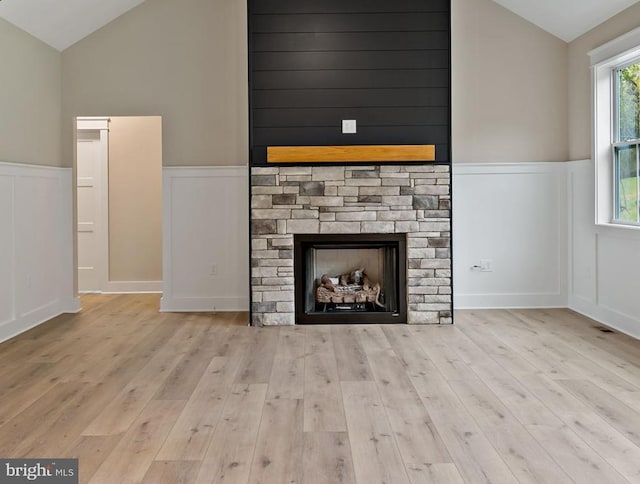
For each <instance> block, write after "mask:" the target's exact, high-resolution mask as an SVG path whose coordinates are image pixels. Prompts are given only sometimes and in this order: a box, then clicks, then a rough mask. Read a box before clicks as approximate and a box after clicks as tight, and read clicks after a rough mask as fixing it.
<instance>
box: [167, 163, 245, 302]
mask: <svg viewBox="0 0 640 484" xmlns="http://www.w3.org/2000/svg"><path fill="white" fill-rule="evenodd" d="M247 177H248V168H247V167H246V166H244V167H243V166H229V167H199V168H195V167H191V168H177V167H175V168H168V167H165V168H164V169H163V193H164V195H163V212H164V216H163V262H162V263H163V272H164V274H163V276H164V286H163V290H164V294H163V297H162V302H161V306H160V308H161V311H213V310H216V311H247V310H248V308H249V192H248V190H249V181H248V178H247Z"/></svg>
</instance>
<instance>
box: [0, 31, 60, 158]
mask: <svg viewBox="0 0 640 484" xmlns="http://www.w3.org/2000/svg"><path fill="white" fill-rule="evenodd" d="M0 59H2V89H0V161H3V162H11V163H25V164H30V165H47V166H60V165H61V159H62V158H61V149H60V110H61V100H60V92H61V57H60V53H59V52H58V51H56V50H55V49H53V48H52V47H49V46H48V45H46V44H44V43H43V42H41V41H40V40H38V39H36V38H35V37H32V36H31V35H29V34H27V33H26V32H24V31H22V30H20V29H18V28H17V27H14V26H13V25H12V24H10V23H8V22H6V21H5V20H3V19H0Z"/></svg>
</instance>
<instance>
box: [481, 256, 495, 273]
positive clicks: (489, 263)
mask: <svg viewBox="0 0 640 484" xmlns="http://www.w3.org/2000/svg"><path fill="white" fill-rule="evenodd" d="M480 271H481V272H493V260H492V259H480Z"/></svg>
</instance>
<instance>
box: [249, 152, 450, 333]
mask: <svg viewBox="0 0 640 484" xmlns="http://www.w3.org/2000/svg"><path fill="white" fill-rule="evenodd" d="M250 183H251V301H252V304H251V321H252V324H254V325H276V324H281V325H291V324H295V310H294V274H293V234H317V233H339V234H348V233H352V234H363V233H406V234H407V286H408V287H407V298H408V301H407V322H408V323H410V324H411V323H414V324H420V323H441V324H448V323H452V322H453V319H452V318H453V312H452V285H451V176H450V170H449V166H448V165H437V164H428V165H404V164H397V165H396V164H393V165H376V166H370V165H367V166H363V165H341V166H277V167H252V168H251V182H250Z"/></svg>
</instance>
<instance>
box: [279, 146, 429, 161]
mask: <svg viewBox="0 0 640 484" xmlns="http://www.w3.org/2000/svg"><path fill="white" fill-rule="evenodd" d="M435 159H436V149H435V145H366V146H365V145H362V146H360V145H359V146H353V145H351V146H267V163H323V162H326V163H340V162H349V163H351V162H386V161H389V162H393V161H402V162H407V161H434V160H435Z"/></svg>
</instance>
